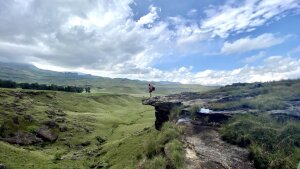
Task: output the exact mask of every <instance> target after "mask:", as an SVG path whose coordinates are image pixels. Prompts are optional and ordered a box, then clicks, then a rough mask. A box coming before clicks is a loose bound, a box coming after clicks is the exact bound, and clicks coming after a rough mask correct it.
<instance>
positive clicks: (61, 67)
mask: <svg viewBox="0 0 300 169" xmlns="http://www.w3.org/2000/svg"><path fill="white" fill-rule="evenodd" d="M0 61H2V62H18V63H28V64H33V65H35V66H37V67H38V68H41V69H47V70H54V71H71V72H81V73H87V74H92V75H97V76H104V77H112V78H129V79H139V80H147V81H172V82H180V83H185V84H187V83H190V84H202V85H227V84H232V83H237V82H266V81H274V80H281V79H296V78H300V0H284V1H283V0H201V1H200V0H185V1H183V0H64V1H61V0H51V1H42V0H9V1H7V0H0Z"/></svg>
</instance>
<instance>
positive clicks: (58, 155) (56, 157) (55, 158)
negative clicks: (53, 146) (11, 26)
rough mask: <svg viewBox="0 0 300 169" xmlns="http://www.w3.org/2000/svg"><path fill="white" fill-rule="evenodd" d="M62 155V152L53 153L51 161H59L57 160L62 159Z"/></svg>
mask: <svg viewBox="0 0 300 169" xmlns="http://www.w3.org/2000/svg"><path fill="white" fill-rule="evenodd" d="M62 155H63V153H61V152H57V153H55V154H54V157H53V161H59V160H61V159H62Z"/></svg>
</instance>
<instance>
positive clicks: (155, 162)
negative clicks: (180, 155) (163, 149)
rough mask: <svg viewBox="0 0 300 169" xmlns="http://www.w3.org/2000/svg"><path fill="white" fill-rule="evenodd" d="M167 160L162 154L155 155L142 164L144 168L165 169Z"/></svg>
mask: <svg viewBox="0 0 300 169" xmlns="http://www.w3.org/2000/svg"><path fill="white" fill-rule="evenodd" d="M166 167H167V160H166V159H165V158H164V157H162V156H156V157H154V158H153V159H151V160H147V161H146V162H145V164H144V168H145V169H166Z"/></svg>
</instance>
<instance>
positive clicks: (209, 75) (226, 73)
mask: <svg viewBox="0 0 300 169" xmlns="http://www.w3.org/2000/svg"><path fill="white" fill-rule="evenodd" d="M151 72H152V73H153V74H147V75H142V76H141V77H139V78H142V79H143V78H144V79H151V80H159V78H158V77H161V76H164V77H166V80H168V81H175V82H181V83H195V84H203V85H220V84H222V85H227V84H232V83H237V82H247V83H251V82H268V81H276V80H282V79H296V78H299V77H300V59H296V58H290V57H283V56H270V57H268V58H266V59H265V60H264V61H263V64H262V65H259V66H248V65H246V66H243V67H240V68H237V69H233V70H205V71H200V72H193V71H192V68H180V69H177V70H173V71H169V72H168V71H165V72H163V71H160V70H152V71H151ZM156 75H157V76H156ZM146 77H147V78H146Z"/></svg>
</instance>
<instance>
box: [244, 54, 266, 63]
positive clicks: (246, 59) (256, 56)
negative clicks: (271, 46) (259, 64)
mask: <svg viewBox="0 0 300 169" xmlns="http://www.w3.org/2000/svg"><path fill="white" fill-rule="evenodd" d="M265 56H266V52H264V51H261V52H259V53H258V54H256V55H253V56H250V57H247V58H245V59H244V63H253V62H255V61H257V60H259V59H261V58H263V57H265Z"/></svg>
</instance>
